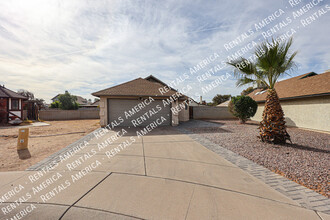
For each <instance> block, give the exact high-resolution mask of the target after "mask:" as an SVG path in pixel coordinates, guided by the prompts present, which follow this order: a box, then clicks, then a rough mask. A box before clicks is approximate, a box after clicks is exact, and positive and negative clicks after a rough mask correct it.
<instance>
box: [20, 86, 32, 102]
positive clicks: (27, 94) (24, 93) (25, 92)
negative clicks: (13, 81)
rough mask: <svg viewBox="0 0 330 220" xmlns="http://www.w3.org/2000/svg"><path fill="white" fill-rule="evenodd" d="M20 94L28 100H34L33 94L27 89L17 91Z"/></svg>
mask: <svg viewBox="0 0 330 220" xmlns="http://www.w3.org/2000/svg"><path fill="white" fill-rule="evenodd" d="M17 93H18V94H20V95H22V96H25V97H26V98H28V100H34V94H33V93H32V92H29V91H27V90H25V89H19V90H18V91H17Z"/></svg>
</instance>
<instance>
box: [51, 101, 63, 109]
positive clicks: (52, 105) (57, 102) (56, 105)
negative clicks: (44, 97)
mask: <svg viewBox="0 0 330 220" xmlns="http://www.w3.org/2000/svg"><path fill="white" fill-rule="evenodd" d="M60 105H61V103H60V102H59V101H55V102H53V103H51V104H50V108H60Z"/></svg>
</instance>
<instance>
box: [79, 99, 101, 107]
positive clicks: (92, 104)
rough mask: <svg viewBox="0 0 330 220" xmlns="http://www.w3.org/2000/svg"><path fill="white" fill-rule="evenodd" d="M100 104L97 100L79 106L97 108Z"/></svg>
mask: <svg viewBox="0 0 330 220" xmlns="http://www.w3.org/2000/svg"><path fill="white" fill-rule="evenodd" d="M99 105H100V101H96V102H93V103H87V104H85V105H79V108H97V107H99Z"/></svg>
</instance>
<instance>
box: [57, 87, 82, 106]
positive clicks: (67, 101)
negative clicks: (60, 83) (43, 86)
mask: <svg viewBox="0 0 330 220" xmlns="http://www.w3.org/2000/svg"><path fill="white" fill-rule="evenodd" d="M58 100H59V102H60V108H61V109H63V110H75V109H78V108H79V105H78V103H77V102H76V100H77V97H76V96H74V95H71V94H70V93H69V92H68V91H65V93H64V94H62V95H59V96H58Z"/></svg>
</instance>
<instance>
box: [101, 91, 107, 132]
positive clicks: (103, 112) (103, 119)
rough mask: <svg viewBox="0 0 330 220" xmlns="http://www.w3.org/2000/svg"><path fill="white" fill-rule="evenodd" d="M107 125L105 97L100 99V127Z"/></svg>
mask: <svg viewBox="0 0 330 220" xmlns="http://www.w3.org/2000/svg"><path fill="white" fill-rule="evenodd" d="M107 124H108V108H107V97H100V125H101V127H104V126H106V125H107Z"/></svg>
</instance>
